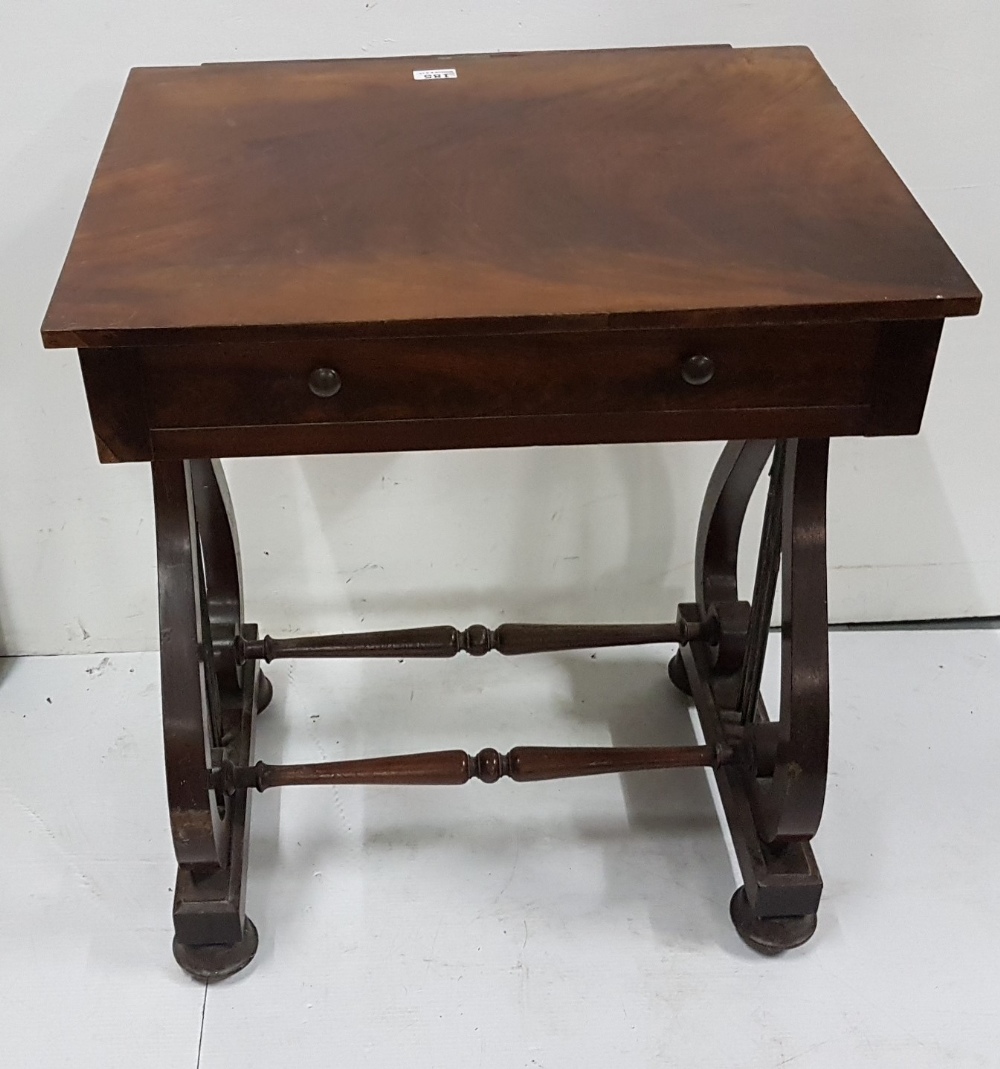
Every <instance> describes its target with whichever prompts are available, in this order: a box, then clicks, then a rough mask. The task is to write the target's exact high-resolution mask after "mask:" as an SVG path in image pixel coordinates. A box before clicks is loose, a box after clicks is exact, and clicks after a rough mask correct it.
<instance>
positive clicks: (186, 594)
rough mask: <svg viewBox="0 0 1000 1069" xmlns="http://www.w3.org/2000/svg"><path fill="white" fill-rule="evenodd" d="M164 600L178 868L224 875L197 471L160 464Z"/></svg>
mask: <svg viewBox="0 0 1000 1069" xmlns="http://www.w3.org/2000/svg"><path fill="white" fill-rule="evenodd" d="M153 503H154V508H155V512H156V556H157V571H158V578H159V601H160V683H161V688H162V702H163V744H164V750H165V756H166V764H167V800H168V803H169V805H170V826H171V831H172V832H173V838H174V852H175V853H176V855H177V863H178V864H179V865H181V866H182V867H187V868H190V869H192V870H200V871H208V870H212V869H215V868H218V867H219V866H220V865H221V864H222V862H223V860H224V858H225V856H226V852H227V849H228V842H227V839H228V832H229V828H228V824H227V822H226V818H225V810H224V806H223V805H221V804H220V802H219V800H218V799H217V798H216V797H215V795H214V794H213V792H211V791H210V790H209V789H208V783H207V780H206V769H208V768H210V767H211V755H212V748H213V747H215V746H218V745H219V742H220V739H219V738H218V737H217V731H218V727H217V725H213V723H212V716H211V710H210V706H209V691H210V688H211V680H210V678H209V672H208V671H207V666H206V664H205V658H204V656H203V650H204V641H205V634H204V624H205V606H204V602H205V599H204V594H203V590H202V587H203V582H202V569H201V561H200V550H199V546H198V531H197V525H196V521H195V509H194V493H193V488H192V481H191V469H190V466H189V464H188V463H187V462H186V461H154V462H153Z"/></svg>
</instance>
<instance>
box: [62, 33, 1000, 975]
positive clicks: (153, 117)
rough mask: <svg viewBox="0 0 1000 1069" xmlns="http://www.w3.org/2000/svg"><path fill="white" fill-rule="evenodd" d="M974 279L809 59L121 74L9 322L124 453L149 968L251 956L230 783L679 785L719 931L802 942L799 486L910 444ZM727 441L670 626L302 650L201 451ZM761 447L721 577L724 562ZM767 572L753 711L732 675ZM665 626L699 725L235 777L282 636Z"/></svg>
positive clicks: (810, 657)
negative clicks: (165, 806)
mask: <svg viewBox="0 0 1000 1069" xmlns="http://www.w3.org/2000/svg"><path fill="white" fill-rule="evenodd" d="M979 303H980V294H979V292H978V290H977V289H976V287H975V285H974V284H973V282H972V281H971V280H970V278H969V276H968V275H967V274H966V273H965V271H964V270H963V269H962V267H961V265H960V264H959V263H958V261H957V260H956V259H955V257H954V256H953V254H952V253H951V251H950V250H949V249H948V247H947V245H946V244H945V243H944V241H943V240H942V238H941V237H940V235H939V234H938V233H937V231H936V230H935V229H934V227H933V226H932V225H931V223H930V222H929V221H928V219H927V218H926V216H925V215H924V213H923V212H922V211H921V210H920V208H919V207H918V205H917V204H916V202H915V201H914V200H913V198H912V197H911V196H910V194H909V193H908V192H907V190H906V188H905V186H904V185H903V183H902V182H901V181H900V179H899V178H898V177H897V176H896V174H895V173H894V172H893V170H892V168H891V167H890V166H889V164H888V163H887V162H886V160H885V159H884V157H883V156H882V155H881V153H880V152H879V150H878V149H877V147H876V146H875V144H874V143H873V142H872V141H871V139H870V138H869V137H868V135H867V134H866V132H865V131H864V129H863V128H862V126H861V124H860V123H859V122H858V120H857V119H856V118H855V116H854V115H853V114H852V112H851V111H850V109H849V108H848V106H847V105H846V104H845V102H844V101H843V99H842V98H841V96H840V95H839V94H838V92H837V90H836V89H835V88H834V86H833V85H832V84H831V83H830V81H829V80H828V78H827V77H826V75H825V74H824V72H823V70H822V69H821V67H820V66H819V64H818V63H817V62H816V60H815V58H814V57H813V55H812V53H811V52H810V51H809V50H808V49H806V48H755V49H731V48H729V47H727V46H713V47H690V48H675V49H673V48H653V49H632V50H620V51H604V52H556V53H526V54H520V55H506V54H505V55H476V56H452V57H434V58H418V59H413V58H403V59H377V60H331V61H318V62H286V63H236V64H214V65H207V66H202V67H165V68H149V69H139V70H134V71H132V73H131V74H130V76H129V79H128V82H127V85H126V87H125V91H124V95H123V97H122V100H121V104H120V106H119V108H118V112H117V115H116V116H115V120H114V123H113V125H112V128H111V132H110V135H109V137H108V141H107V144H106V145H105V148H104V152H103V155H102V156H101V160H100V163H99V165H98V168H97V173H96V175H95V177H94V181H93V185H92V186H91V189H90V193H89V195H88V197H87V201H86V204H85V206H84V209H83V214H82V216H81V219H80V222H79V225H78V227H77V230H76V235H75V237H74V239H73V243H72V247H71V248H70V251H69V254H68V258H67V261H66V265H65V268H64V269H63V272H62V275H61V277H60V279H59V283H58V286H57V288H56V291H55V295H54V297H53V299H52V304H51V306H50V308H49V311H48V315H47V317H46V320H45V324H44V326H43V330H42V335H43V338H44V342H45V345H46V346H49V347H60V346H70V347H76V348H78V349H79V351H80V363H81V366H82V369H83V378H84V383H85V386H86V392H87V398H88V402H89V405H90V412H91V416H92V419H93V424H94V430H95V433H96V437H97V447H98V452H99V454H100V458H101V460H102V461H104V462H117V461H150V462H151V466H152V476H153V488H154V499H155V513H156V531H157V556H158V569H159V595H160V641H161V664H162V669H161V671H162V686H163V724H164V742H165V748H166V771H167V789H168V796H169V804H170V823H171V829H172V833H173V841H174V849H175V851H176V854H177V862H178V865H179V867H180V869H179V873H178V878H177V888H176V896H175V901H174V914H173V915H174V924H175V932H176V937H175V940H174V952H175V956H176V958H177V960H178V962H179V963H180V964H181V965H182V966H183V967H184V968H185V969H186V970H187V971H188V972H190V973H191V974H192V975H195V976H198V977H202V978H206V979H217V978H219V977H222V976H226V975H229V974H231V973H232V972H235V971H236V970H237V969H239V968H241V967H242V966H243V965H245V964H246V963H247V962H248V961H249V960H250V958H251V957H252V956H253V954H254V951H255V949H256V946H257V933H256V930H255V929H254V927H253V925H252V923H251V922H250V920H249V919H248V918H247V917H246V916H245V913H244V906H243V901H244V887H245V880H246V866H247V841H248V839H247V835H248V827H249V815H250V814H249V800H250V799H249V793H250V789H251V788H256V789H257V790H265V789H267V788H268V787H272V786H277V785H287V784H305V783H313V784H315V783H338V784H343V783H368V784H372V783H379V784H390V783H398V784H414V783H420V784H431V783H441V784H458V783H464V782H465V781H466V780H468V779H470V778H473V777H477V778H479V779H481V780H483V781H485V782H487V783H492V782H494V781H495V780H497V779H498V778H499V777H501V776H510V777H511V778H513V779H515V780H538V779H547V778H553V777H559V776H582V775H591V774H594V773H599V772H623V771H628V770H634V769H660V768H663V769H666V768H672V767H677V766H690V765H703V766H707V767H711V768H712V769H714V772H715V776H716V778H717V781H718V785H719V791H720V794H721V796H722V802H723V806H724V809H725V815H726V819H727V821H728V823H729V828H730V831H731V832H732V837H733V842H734V843H735V847H736V852H737V855H738V858H739V863H740V867H741V870H742V874H743V879H744V886H743V887H742V888H740V889H739V890H738V891H737V892H736V894H735V895H734V897H733V901H732V904H731V914H732V919H733V921H734V923H735V925H736V927H737V929H738V931H739V933H740V935H741V936H742V937H743V938H744V939H745V940H746V941H747V942H748V943H749V944H750V945H751V946H753V947H755V948H757V949H758V950H761V951H763V952H765V953H773V952H776V951H778V950H781V949H785V948H788V947H792V946H797V945H799V944H800V943H802V942H804V941H805V940H806V939H808V938H809V936H810V935H811V934H812V932H813V930H814V928H815V925H816V910H817V906H818V903H819V899H820V892H821V890H822V881H821V879H820V875H819V871H818V869H817V866H816V862H815V859H814V857H813V854H812V851H811V848H810V846H809V841H810V839H811V838H812V836H813V834H814V833H815V831H816V828H817V825H818V824H819V820H820V813H821V810H822V807H823V795H824V789H825V781H826V768H827V727H828V714H829V702H828V687H827V675H828V669H827V607H826V548H825V510H826V471H827V452H828V444H829V439H830V438H831V437H834V436H838V435H889V434H892V435H897V434H914V433H916V432H917V431H918V429H919V427H920V422H921V417H922V413H923V408H924V403H925V399H926V397H927V392H928V387H929V384H930V378H931V370H932V368H933V365H934V360H935V355H936V351H937V348H938V340H939V337H940V334H941V329H942V325H943V321H944V319H945V318H946V317H948V316H955V315H971V314H974V313H975V312H976V311H977V310H978V308H979ZM689 439H729V440H730V441H729V444H728V445H727V446H726V447H725V448H724V449H723V452H722V456H721V459H720V460H719V462H718V466H717V467H716V469H715V473H714V475H713V476H712V479H711V482H710V483H709V486H708V492H707V494H706V497H705V503H704V508H703V511H702V515H701V522H700V524H699V528H698V533H697V539H696V550H695V556H696V564H695V576H694V579H695V585H694V600H693V601H692V602H691V603H690V604H683V605H681V606H679V608H678V612H677V617H676V621H675V622H666V623H642V624H609V625H573V626H553V625H522V624H504V625H503V626H501V627H499V628H497V629H496V630H492V631H491V630H488V629H487V628H485V627H481V626H475V627H469V628H466V629H465V630H464V631H458V630H456V629H454V628H451V627H428V628H421V629H414V630H403V631H393V632H384V633H371V634H355V635H326V636H319V637H314V638H308V639H302V638H295V639H284V640H282V639H272V638H270V637H266V638H263V639H261V638H259V637H258V634H257V630H256V628H255V627H254V626H253V625H252V624H249V623H246V622H244V620H243V614H242V608H241V586H240V564H239V551H238V548H237V540H236V528H235V525H234V522H233V516H232V512H231V509H230V507H229V502H228V496H227V492H226V486H225V481H224V479H223V475H222V470H221V467H220V465H219V463H218V460H216V459H212V458H219V457H232V456H258V455H266V454H303V453H344V452H359V451H360V452H365V451H377V450H409V449H449V448H473V447H475V448H479V447H492V446H527V445H534V446H552V445H572V444H577V443H585V442H607V443H611V442H669V441H681V440H689ZM769 460H770V476H769V483H768V491H767V503H766V509H765V518H764V522H763V530H762V534H761V540H760V551H759V561H758V567H757V575H756V580H755V584H754V590H753V594H752V598H751V600H750V601H746V600H743V599H741V597H740V595H739V593H738V591H737V583H736V557H737V547H738V543H739V539H740V531H741V527H742V524H743V517H744V513H745V510H746V508H747V502H748V499H749V497H750V494H751V491H752V490H753V488H754V485H755V483H756V482H757V480H758V478H759V477H760V476H761V474H762V472H763V470H764V468H765V466H766V465H767V464H768V461H769ZM779 562H781V563H782V565H783V567H782V568H781V576H782V582H781V586H782V618H783V624H782V641H781V662H782V663H781V700H780V706H781V708H780V710H779V712H778V715H777V718H776V719H773V720H772V719H770V718H769V716H768V713H767V711H766V710H765V708H764V703H763V701H762V700H761V697H760V694H759V687H760V680H761V668H762V663H763V658H764V647H765V640H766V634H767V628H768V623H769V620H770V618H771V611H772V606H773V600H774V597H775V593H776V587H777V577H778V572H779ZM661 642H676V643H679V645H680V650H679V652H678V654H677V655H676V656H675V657H674V658H673V660H672V661H671V662H670V664H669V672H670V678H671V679H672V680H673V681H674V683H675V684H676V685H677V686H678V687H679V688H680V689H681V690H683V691H684V692H685V693H687V694H689V695H691V697H692V698H693V699H694V703H695V705H696V706H697V711H698V715H699V717H700V719H701V724H702V728H703V731H704V736H705V740H706V744H705V745H704V746H690V747H670V748H662V747H659V748H643V747H639V748H629V749H620V748H606V749H602V748H597V749H576V748H562V749H561V748H538V747H531V746H527V747H517V748H515V749H514V750H512V751H511V752H510V753H509V754H500V753H497V751H495V750H490V749H487V750H483V751H482V752H480V753H479V754H477V755H475V756H473V755H470V754H466V753H465V752H464V751H461V750H450V751H446V752H440V753H426V754H411V755H404V756H396V757H383V758H372V759H367V760H356V761H335V762H328V763H323V764H315V765H298V766H281V765H267V764H264V763H263V762H258V763H256V764H254V763H253V761H254V755H253V748H254V717H255V714H256V713H257V712H258V711H259V710H260V709H262V708H263V707H264V706H265V705H266V704H267V702H268V700H269V699H270V696H271V688H270V685H269V684H268V682H267V680H266V678H265V677H264V676H263V675H262V674H261V672H260V671H259V668H258V665H259V663H260V662H261V661H271V660H273V659H275V658H278V657H292V656H293V657H450V656H452V655H454V654H455V653H457V652H458V651H462V650H464V651H466V652H468V653H471V654H474V655H479V654H485V653H486V652H487V651H489V650H497V651H499V652H500V653H503V654H520V653H531V652H537V651H542V650H563V649H572V648H584V647H596V646H613V645H625V644H636V643H661Z"/></svg>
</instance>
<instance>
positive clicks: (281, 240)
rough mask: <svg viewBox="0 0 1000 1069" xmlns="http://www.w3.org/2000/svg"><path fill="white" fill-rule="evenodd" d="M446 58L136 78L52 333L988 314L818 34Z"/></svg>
mask: <svg viewBox="0 0 1000 1069" xmlns="http://www.w3.org/2000/svg"><path fill="white" fill-rule="evenodd" d="M440 62H442V61H439V60H437V59H436V58H419V59H413V58H393V59H375V60H370V59H369V60H330V61H321V62H310V63H273V64H259V63H258V64H229V65H225V64H224V65H213V66H207V67H188V68H184V67H173V68H149V69H137V70H134V71H132V73H131V74H130V76H129V79H128V82H127V85H126V88H125V92H124V95H123V97H122V101H121V104H120V105H119V108H118V112H117V115H116V116H115V121H114V124H113V126H112V129H111V133H110V135H109V137H108V141H107V144H106V146H105V149H104V152H103V154H102V157H101V160H100V163H99V165H98V169H97V174H96V175H95V178H94V183H93V186H92V188H91V192H90V196H89V197H88V200H87V204H86V207H85V209H84V212H83V215H82V217H81V219H80V224H79V227H78V228H77V233H76V236H75V238H74V241H73V245H72V247H71V249H70V253H69V257H68V260H67V265H66V268H65V270H64V271H63V274H62V276H61V278H60V281H59V284H58V286H57V289H56V293H55V297H54V298H53V302H52V305H51V306H50V309H49V312H48V315H47V317H46V322H45V326H44V339H45V342H46V344H48V345H51V346H59V345H68V346H89V345H123V344H133V343H136V342H142V343H143V344H146V343H149V342H159V341H164V340H171V339H173V340H177V335H178V334H182V335H184V336H186V337H188V338H190V339H192V340H193V339H194V338H197V339H198V340H199V341H208V340H211V341H221V340H236V339H247V338H251V337H252V338H254V339H256V338H257V337H258V336H259V331H260V330H261V329H264V330H266V331H267V332H269V333H270V334H271V335H272V336H280V338H281V339H282V340H289V339H292V338H295V339H301V338H303V337H308V336H309V335H315V333H316V332H317V331H320V332H323V333H324V334H328V335H332V334H337V335H339V336H341V337H358V336H372V335H384V334H387V333H389V334H393V335H401V334H402V335H407V334H410V335H413V334H441V333H443V332H446V331H450V332H458V333H461V334H463V335H466V334H491V333H497V332H504V333H506V332H510V331H511V330H512V329H517V330H520V331H527V330H534V331H538V330H540V331H543V332H548V331H551V330H553V329H558V328H559V327H561V326H563V325H566V324H569V325H571V326H572V327H573V328H574V329H575V328H577V327H581V328H583V329H586V330H602V329H608V328H609V327H611V328H614V327H616V326H620V327H626V328H627V327H630V326H639V327H653V326H674V327H687V326H699V327H701V326H711V325H737V326H743V325H747V324H748V323H751V322H754V323H760V322H780V321H783V322H805V321H816V320H830V319H841V320H850V321H862V320H876V319H877V320H888V319H901V318H911V319H912V318H918V319H920V318H937V319H940V318H942V317H943V316H946V315H956V314H966V313H972V312H975V311H976V310H977V309H978V307H979V300H980V297H979V292H978V290H977V289H976V287H975V286H974V285H973V283H972V282H971V281H970V279H969V278H968V276H967V275H966V273H965V272H964V271H963V269H962V267H961V266H960V264H959V263H958V262H957V260H956V259H955V258H954V256H953V255H952V254H951V252H950V250H949V249H948V247H947V246H946V245H945V243H944V241H943V240H942V239H941V237H940V236H939V234H938V233H937V231H936V230H935V229H934V227H933V226H932V225H931V224H930V223H929V222H928V220H927V218H926V216H925V215H924V213H923V212H922V211H921V210H920V208H919V206H918V205H917V204H916V202H915V201H914V200H913V198H912V197H911V196H910V194H909V192H908V191H907V189H906V187H905V186H904V185H903V183H902V182H901V181H900V179H899V178H898V176H897V175H896V174H895V172H894V171H893V169H892V168H891V166H890V165H889V164H888V162H887V161H886V160H885V158H884V157H883V156H882V154H881V153H880V152H879V150H878V149H877V147H876V146H875V145H874V143H873V142H872V140H871V138H870V137H869V136H868V134H867V133H866V132H865V130H864V128H863V127H862V125H861V124H860V123H859V122H858V120H857V119H856V118H855V116H854V115H853V113H852V112H851V110H850V108H849V107H848V106H847V104H846V103H845V102H844V100H843V98H842V97H841V96H840V94H839V93H838V92H837V90H836V88H835V87H834V86H833V85H832V84H831V82H830V80H829V79H828V77H827V76H826V74H825V73H824V72H823V70H822V68H821V67H820V66H819V64H818V63H817V62H816V59H815V58H814V57H813V55H812V53H811V52H810V51H809V50H808V49H806V48H797V47H796V48H755V49H737V50H732V49H726V48H718V49H625V50H617V51H614V50H612V51H603V52H555V53H544V52H543V53H525V54H521V55H510V54H507V55H502V56H489V55H482V56H455V57H449V58H448V60H447V63H448V64H450V65H451V66H452V67H454V68H455V69H456V70H457V72H458V77H457V78H456V79H454V80H448V81H442V82H418V81H414V79H413V70H414V69H415V68H418V67H423V66H431V67H434V66H438V65H440ZM858 235H863V236H864V238H863V240H859V238H858Z"/></svg>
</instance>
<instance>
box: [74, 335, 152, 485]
mask: <svg viewBox="0 0 1000 1069" xmlns="http://www.w3.org/2000/svg"><path fill="white" fill-rule="evenodd" d="M80 370H81V372H82V374H83V386H84V389H85V390H86V392H87V404H88V406H89V407H90V418H91V422H92V423H93V425H94V437H95V439H96V441H97V455H98V456H99V457H100V459H101V462H102V463H104V464H114V463H116V462H118V461H123V460H149V459H151V458H152V455H153V452H152V445H151V443H150V437H149V418H148V416H147V413H146V399H145V386H144V383H143V369H142V364H141V362H140V360H139V358H138V357H137V355H136V353H134V352H132V351H131V350H129V349H90V350H83V351H82V352H81V353H80Z"/></svg>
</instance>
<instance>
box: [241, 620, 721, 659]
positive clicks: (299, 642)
mask: <svg viewBox="0 0 1000 1069" xmlns="http://www.w3.org/2000/svg"><path fill="white" fill-rule="evenodd" d="M704 631H705V628H704V627H703V626H702V625H701V624H696V625H695V626H694V630H693V631H692V630H691V627H690V626H689V625H688V624H687V623H686V622H683V621H681V622H678V623H669V624H501V625H500V626H499V627H498V628H495V629H493V630H491V629H490V628H488V627H484V626H483V625H482V624H473V625H472V626H471V627H467V628H465V630H464V631H459V630H458V628H457V627H449V626H447V625H445V626H442V627H413V628H406V629H403V630H399V631H366V632H361V633H358V634H344V635H313V636H306V637H300V638H272V637H271V636H270V635H265V636H264V637H263V638H262V639H260V640H258V641H246V640H243V639H239V640H237V642H236V643H235V646H234V649H233V655H234V656H235V659H236V661H237V662H242V661H243V660H245V659H247V658H257V659H259V660H262V661H266V662H267V663H270V662H271V661H274V660H277V659H279V658H282V657H454V656H455V655H456V654H458V653H461V652H465V653H471V654H472V655H473V656H474V657H482V656H483V655H484V654H486V653H489V652H490V651H491V650H495V651H496V652H497V653H502V654H504V655H505V656H507V657H512V656H517V655H519V654H526V653H550V652H553V651H555V650H583V649H598V648H600V647H605V646H643V645H649V644H652V643H658V642H681V643H683V642H688V641H689V640H690V639H691V638H697V637H698V636H699V635H701V634H703V633H704Z"/></svg>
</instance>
